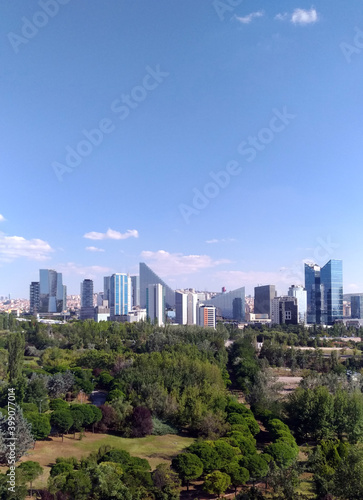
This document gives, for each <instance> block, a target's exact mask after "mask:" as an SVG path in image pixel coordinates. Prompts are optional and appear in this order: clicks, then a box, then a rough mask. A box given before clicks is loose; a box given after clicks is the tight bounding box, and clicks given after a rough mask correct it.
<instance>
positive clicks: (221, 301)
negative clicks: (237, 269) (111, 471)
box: [203, 286, 245, 321]
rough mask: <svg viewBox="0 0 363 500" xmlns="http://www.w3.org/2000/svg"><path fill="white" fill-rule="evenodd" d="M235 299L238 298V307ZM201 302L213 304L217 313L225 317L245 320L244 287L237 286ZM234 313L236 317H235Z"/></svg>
mask: <svg viewBox="0 0 363 500" xmlns="http://www.w3.org/2000/svg"><path fill="white" fill-rule="evenodd" d="M235 299H240V301H239V305H238V307H237V306H236V304H237V302H234V300H235ZM203 304H205V305H208V306H214V307H215V308H216V309H217V314H218V315H220V316H222V317H223V318H226V319H234V320H236V321H244V320H245V287H244V286H242V287H241V288H237V289H236V290H232V291H230V292H226V293H220V294H218V295H216V296H215V297H213V298H212V299H209V300H203ZM235 314H236V315H237V317H235Z"/></svg>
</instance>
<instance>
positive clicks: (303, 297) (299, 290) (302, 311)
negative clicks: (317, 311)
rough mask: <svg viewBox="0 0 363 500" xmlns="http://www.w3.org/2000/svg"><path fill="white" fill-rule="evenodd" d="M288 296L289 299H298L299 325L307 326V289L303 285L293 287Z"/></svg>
mask: <svg viewBox="0 0 363 500" xmlns="http://www.w3.org/2000/svg"><path fill="white" fill-rule="evenodd" d="M287 295H288V296H289V297H296V298H297V306H298V312H299V318H298V320H299V323H300V324H301V325H305V324H306V320H307V316H306V315H307V293H306V290H305V288H304V287H303V286H302V285H291V286H290V288H289V290H288V292H287Z"/></svg>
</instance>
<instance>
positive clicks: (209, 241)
mask: <svg viewBox="0 0 363 500" xmlns="http://www.w3.org/2000/svg"><path fill="white" fill-rule="evenodd" d="M233 241H236V239H235V238H222V239H220V240H218V239H216V238H214V239H212V240H206V241H205V242H206V243H208V244H213V243H232V242H233Z"/></svg>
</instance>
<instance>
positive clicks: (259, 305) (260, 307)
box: [254, 285, 276, 318]
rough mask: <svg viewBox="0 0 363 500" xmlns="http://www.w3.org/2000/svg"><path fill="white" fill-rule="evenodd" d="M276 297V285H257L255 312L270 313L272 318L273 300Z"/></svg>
mask: <svg viewBox="0 0 363 500" xmlns="http://www.w3.org/2000/svg"><path fill="white" fill-rule="evenodd" d="M275 297H276V289H275V285H264V286H256V287H255V300H254V313H255V314H268V317H269V318H271V301H272V299H274V298H275Z"/></svg>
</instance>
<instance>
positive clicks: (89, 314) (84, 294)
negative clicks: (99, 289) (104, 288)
mask: <svg viewBox="0 0 363 500" xmlns="http://www.w3.org/2000/svg"><path fill="white" fill-rule="evenodd" d="M94 314H95V311H94V307H93V281H92V280H90V279H85V280H83V281H82V283H81V310H80V319H81V320H85V319H94Z"/></svg>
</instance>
